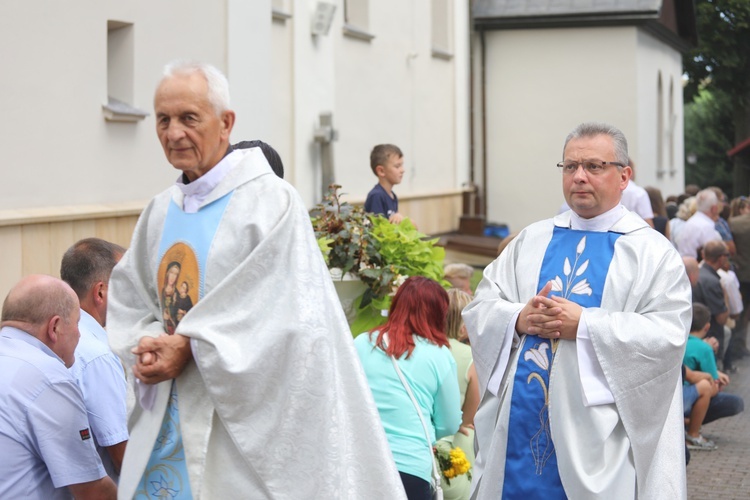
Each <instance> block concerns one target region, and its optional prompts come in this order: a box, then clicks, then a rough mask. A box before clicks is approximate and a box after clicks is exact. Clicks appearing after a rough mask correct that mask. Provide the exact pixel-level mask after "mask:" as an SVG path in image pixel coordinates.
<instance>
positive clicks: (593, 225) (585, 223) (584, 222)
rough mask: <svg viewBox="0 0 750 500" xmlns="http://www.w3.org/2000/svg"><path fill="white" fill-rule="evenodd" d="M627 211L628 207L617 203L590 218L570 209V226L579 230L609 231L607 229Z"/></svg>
mask: <svg viewBox="0 0 750 500" xmlns="http://www.w3.org/2000/svg"><path fill="white" fill-rule="evenodd" d="M627 213H628V209H627V208H625V207H624V206H622V205H621V204H619V203H618V204H617V206H615V207H614V208H612V209H611V210H609V211H607V212H604V213H603V214H600V215H597V216H596V217H592V218H590V219H584V218H583V217H581V216H580V215H578V214H577V213H575V212H574V211H572V210H571V211H570V228H571V229H576V230H579V231H598V232H603V231H609V229H610V228H611V227H612V226H614V225H615V224H616V223H617V221H619V220H620V219H622V218H623V216H624V215H625V214H627Z"/></svg>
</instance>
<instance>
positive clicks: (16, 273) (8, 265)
mask: <svg viewBox="0 0 750 500" xmlns="http://www.w3.org/2000/svg"><path fill="white" fill-rule="evenodd" d="M0 248H2V252H1V253H0V300H3V299H4V298H5V296H6V295H7V293H8V290H10V287H12V286H13V284H15V283H16V281H18V280H19V279H21V277H22V276H23V273H22V270H21V267H22V264H23V246H22V237H21V228H20V227H18V226H11V227H0Z"/></svg>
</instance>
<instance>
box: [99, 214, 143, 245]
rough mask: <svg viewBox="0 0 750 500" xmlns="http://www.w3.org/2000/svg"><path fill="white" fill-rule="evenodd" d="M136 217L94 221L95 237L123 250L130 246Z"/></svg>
mask: <svg viewBox="0 0 750 500" xmlns="http://www.w3.org/2000/svg"><path fill="white" fill-rule="evenodd" d="M137 221H138V218H137V217H110V218H106V219H98V220H97V221H96V236H97V238H101V239H103V240H107V241H111V242H112V243H117V244H118V245H121V246H123V247H125V248H127V247H128V246H130V239H131V237H132V236H133V229H134V228H135V223H136V222H137Z"/></svg>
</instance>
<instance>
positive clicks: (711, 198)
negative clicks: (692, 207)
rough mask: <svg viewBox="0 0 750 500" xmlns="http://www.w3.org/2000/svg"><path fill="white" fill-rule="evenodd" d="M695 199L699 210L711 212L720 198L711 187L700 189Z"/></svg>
mask: <svg viewBox="0 0 750 500" xmlns="http://www.w3.org/2000/svg"><path fill="white" fill-rule="evenodd" d="M695 201H696V205H697V209H698V211H699V212H703V213H708V212H710V211H711V208H712V207H714V206H716V205H718V204H719V198H718V197H717V196H716V192H715V191H714V190H713V189H711V188H706V189H703V190H702V191H698V194H696V195H695Z"/></svg>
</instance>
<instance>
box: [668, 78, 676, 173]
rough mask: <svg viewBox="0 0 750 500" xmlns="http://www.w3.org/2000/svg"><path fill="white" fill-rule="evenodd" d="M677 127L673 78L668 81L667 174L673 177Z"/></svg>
mask: <svg viewBox="0 0 750 500" xmlns="http://www.w3.org/2000/svg"><path fill="white" fill-rule="evenodd" d="M676 127H677V115H675V114H674V78H670V79H669V137H668V138H667V142H668V145H669V173H670V174H672V175H674V174H675V173H676V169H675V166H674V129H675V128H676Z"/></svg>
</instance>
